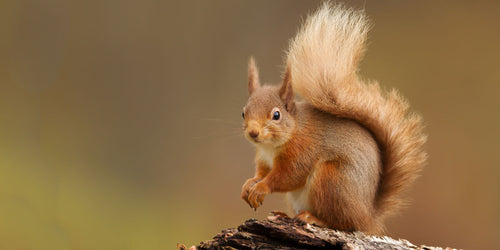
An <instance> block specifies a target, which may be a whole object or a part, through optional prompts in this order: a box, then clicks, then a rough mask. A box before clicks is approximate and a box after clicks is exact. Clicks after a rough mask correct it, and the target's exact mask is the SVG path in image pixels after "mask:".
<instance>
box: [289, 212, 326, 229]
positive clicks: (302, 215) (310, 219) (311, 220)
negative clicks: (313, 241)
mask: <svg viewBox="0 0 500 250" xmlns="http://www.w3.org/2000/svg"><path fill="white" fill-rule="evenodd" d="M293 221H294V222H299V223H304V224H314V225H316V226H319V227H326V226H327V225H326V223H325V222H323V221H322V220H320V219H319V218H318V217H316V216H315V215H314V214H312V213H311V212H309V211H306V210H304V211H300V212H299V213H298V214H297V215H295V217H293Z"/></svg>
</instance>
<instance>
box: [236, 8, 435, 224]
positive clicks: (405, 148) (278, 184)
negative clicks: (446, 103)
mask: <svg viewBox="0 0 500 250" xmlns="http://www.w3.org/2000/svg"><path fill="white" fill-rule="evenodd" d="M367 31H368V22H367V18H366V17H365V15H364V13H363V12H361V11H354V10H350V9H346V8H345V7H343V6H340V5H336V6H331V5H330V4H329V3H325V4H324V5H323V6H322V7H321V8H320V9H319V10H318V11H317V12H316V13H315V14H313V15H312V16H310V17H309V18H308V19H307V20H306V22H305V24H304V26H303V27H302V28H301V30H300V31H299V33H298V34H297V36H296V37H295V39H293V40H292V42H291V44H290V49H289V51H288V54H287V71H286V74H285V76H284V80H283V84H282V85H281V86H276V87H272V86H260V83H259V79H258V71H257V67H256V66H255V62H254V60H253V59H251V60H250V63H249V70H248V73H249V82H248V90H249V93H250V98H249V100H248V103H247V105H246V106H245V108H244V119H245V122H244V125H243V128H244V130H245V135H246V137H247V139H248V140H250V141H251V142H252V143H254V144H255V145H256V147H257V156H256V162H257V166H258V167H257V171H256V177H254V178H252V179H249V180H248V181H247V183H245V185H244V186H243V191H242V199H243V200H245V201H246V202H247V203H249V204H250V206H251V207H253V208H255V209H256V208H257V207H259V206H260V205H261V204H262V202H263V200H264V197H265V196H266V195H267V194H269V193H272V192H287V193H288V198H289V200H290V204H291V207H292V209H293V210H295V212H296V213H297V214H298V215H297V219H299V220H306V219H307V220H309V221H312V222H314V223H316V224H320V225H325V226H328V227H332V228H337V229H342V230H349V231H353V230H360V231H364V232H368V233H381V232H383V228H384V227H383V220H384V218H385V217H386V216H387V215H389V214H391V213H393V212H395V211H397V210H398V209H399V207H400V206H401V204H402V203H403V202H402V199H401V193H402V192H403V191H404V190H405V189H406V188H407V187H408V186H409V185H410V184H411V183H412V182H413V181H414V180H415V178H416V177H417V175H418V172H419V171H420V170H421V168H422V166H423V164H424V163H425V160H426V154H425V152H424V150H423V144H424V143H425V141H426V136H425V135H424V134H423V132H422V121H421V117H420V116H418V115H416V114H414V113H410V112H409V105H408V103H407V101H406V100H405V99H404V98H403V97H401V96H400V95H399V94H398V92H397V91H395V90H392V91H391V92H389V93H388V94H386V93H384V92H382V91H381V90H380V87H379V85H378V83H376V82H370V83H365V82H364V81H362V80H361V79H360V78H359V77H358V75H357V67H358V64H359V61H360V60H361V58H362V55H363V52H364V49H365V48H364V44H365V41H366V34H367ZM294 91H296V92H297V93H299V94H300V95H301V96H302V97H303V98H304V99H305V102H295V101H294ZM276 112H278V113H276ZM276 114H277V115H276ZM276 117H277V118H278V119H276Z"/></svg>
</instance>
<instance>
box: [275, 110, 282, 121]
mask: <svg viewBox="0 0 500 250" xmlns="http://www.w3.org/2000/svg"><path fill="white" fill-rule="evenodd" d="M279 119H280V112H279V111H276V112H274V114H273V120H276V121H277V120H279Z"/></svg>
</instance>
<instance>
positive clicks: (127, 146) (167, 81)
mask: <svg viewBox="0 0 500 250" xmlns="http://www.w3.org/2000/svg"><path fill="white" fill-rule="evenodd" d="M319 4H320V1H285V0H280V1H263V0H259V1H233V0H225V1H220V0H218V1H202V0H199V1H149V0H148V1H108V0H104V1H102V0H99V1H62V0H47V1H35V0H21V1H9V0H7V1H1V2H0V32H1V33H0V172H1V174H0V249H173V248H174V247H175V244H176V243H177V242H180V243H184V244H186V245H192V244H198V243H199V242H200V241H202V240H208V239H211V238H212V237H213V236H214V235H215V234H217V233H218V232H220V230H222V229H223V228H227V227H236V226H238V225H239V224H241V223H242V222H243V221H245V220H246V219H249V218H259V219H262V218H265V217H266V216H267V215H268V213H269V211H271V210H276V209H285V205H284V202H283V195H280V194H273V195H270V196H267V197H266V201H265V203H264V206H263V207H262V208H259V210H258V211H257V212H254V211H253V210H251V209H250V208H249V207H248V205H246V204H245V203H244V202H243V201H241V200H240V190H241V185H242V184H243V183H244V181H245V180H246V179H247V178H250V177H251V176H252V175H253V171H254V166H253V157H254V149H253V147H252V146H251V145H250V143H248V142H247V141H246V140H245V139H244V138H243V136H242V135H241V131H240V130H241V129H240V126H241V125H240V124H241V108H242V107H243V106H244V104H245V103H246V98H247V91H246V65H247V60H248V58H249V56H250V55H253V56H255V58H256V59H257V63H258V64H259V66H260V73H261V79H262V80H263V82H266V83H273V84H275V83H278V82H280V72H281V70H282V69H283V68H282V65H283V51H284V50H285V49H286V48H287V43H288V40H289V39H290V38H292V37H293V36H294V34H295V32H296V30H297V28H298V27H299V24H300V22H301V20H303V18H305V17H306V15H307V14H308V13H310V12H311V11H313V10H314V9H315V8H316V7H317V6H318V5H319ZM346 4H347V5H349V6H353V7H355V8H358V9H359V8H364V9H366V12H367V13H368V15H369V17H370V18H371V20H372V21H373V23H374V24H375V25H374V27H373V28H372V30H371V32H370V33H369V49H368V52H367V54H366V57H365V59H364V61H363V63H362V66H361V74H362V75H363V76H364V77H366V78H370V79H377V80H378V81H379V82H380V83H381V84H382V85H383V86H385V87H387V88H393V87H394V88H397V89H399V90H400V91H401V92H402V93H403V94H404V95H405V96H406V97H408V99H409V100H410V101H411V103H412V105H413V109H414V110H416V111H418V112H419V113H421V114H422V115H423V116H424V118H425V121H426V124H427V133H428V134H429V142H428V144H427V148H428V152H429V154H430V160H429V164H428V165H427V167H426V168H425V171H424V172H423V175H422V177H421V178H420V179H419V180H418V182H417V183H416V185H415V186H414V187H413V189H412V190H411V192H410V194H409V196H410V197H412V200H413V203H412V205H411V206H410V207H409V208H408V209H406V210H404V211H403V212H402V213H401V215H400V216H398V217H394V218H392V219H390V220H389V221H388V223H387V225H388V229H389V235H390V236H392V237H395V238H405V239H408V240H410V241H411V242H413V243H416V244H426V245H437V246H450V247H457V248H468V249H499V248H500V245H499V243H498V237H499V236H500V185H499V183H500V180H499V176H500V175H499V173H500V171H499V168H500V157H499V155H500V154H499V153H498V152H497V151H498V150H499V149H500V148H499V146H500V144H499V141H500V136H499V128H500V118H499V116H500V113H499V108H500V100H499V99H500V98H499V97H498V96H499V94H500V70H499V66H500V64H499V63H500V62H499V59H500V52H499V51H500V50H499V48H498V45H499V44H500V15H499V13H500V2H494V1H474V2H470V1H396V0H391V1H389V0H383V1H353V2H348V3H346Z"/></svg>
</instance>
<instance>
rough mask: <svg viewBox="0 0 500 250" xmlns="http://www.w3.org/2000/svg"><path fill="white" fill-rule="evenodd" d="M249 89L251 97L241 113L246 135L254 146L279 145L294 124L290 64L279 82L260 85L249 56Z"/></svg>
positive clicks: (287, 136)
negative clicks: (279, 84) (275, 84)
mask: <svg viewBox="0 0 500 250" xmlns="http://www.w3.org/2000/svg"><path fill="white" fill-rule="evenodd" d="M248 92H249V94H250V97H249V98H248V102H247V104H246V105H245V107H244V108H243V113H242V116H243V120H244V121H243V130H244V134H245V137H246V138H247V139H248V140H249V141H250V142H252V143H254V144H255V145H257V146H265V147H279V146H281V145H283V144H284V143H286V142H287V141H288V140H289V139H290V138H291V136H292V134H293V132H294V131H295V127H296V120H295V119H296V112H295V102H294V95H293V90H292V85H291V76H290V70H289V68H287V71H286V73H285V76H284V78H283V83H282V84H281V86H260V83H259V73H258V70H257V67H256V65H255V61H254V60H253V58H250V62H249V64H248Z"/></svg>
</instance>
